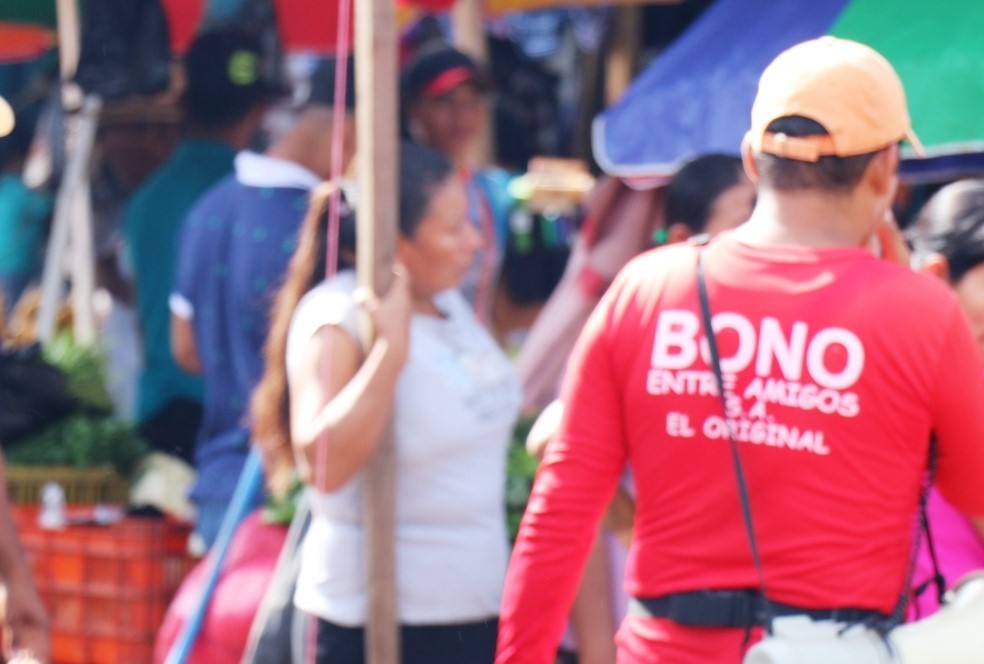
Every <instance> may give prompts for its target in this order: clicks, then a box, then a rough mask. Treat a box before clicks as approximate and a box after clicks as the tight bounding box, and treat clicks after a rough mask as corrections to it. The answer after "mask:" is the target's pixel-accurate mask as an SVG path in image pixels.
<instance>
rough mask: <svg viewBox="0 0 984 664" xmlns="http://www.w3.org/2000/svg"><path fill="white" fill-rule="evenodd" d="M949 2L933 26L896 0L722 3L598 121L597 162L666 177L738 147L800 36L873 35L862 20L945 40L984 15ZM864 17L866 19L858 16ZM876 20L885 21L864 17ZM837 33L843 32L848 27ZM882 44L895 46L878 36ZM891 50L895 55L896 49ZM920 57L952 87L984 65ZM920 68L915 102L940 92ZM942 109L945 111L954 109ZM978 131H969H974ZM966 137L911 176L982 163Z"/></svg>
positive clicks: (962, 58) (913, 163)
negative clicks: (767, 81) (759, 96)
mask: <svg viewBox="0 0 984 664" xmlns="http://www.w3.org/2000/svg"><path fill="white" fill-rule="evenodd" d="M962 1H963V0H953V1H952V2H951V4H955V5H960V4H961V2H962ZM966 1H967V2H968V3H972V2H976V1H977V0H966ZM852 5H853V7H852ZM848 8H851V11H847V9H848ZM964 8H965V9H966V6H965V7H964ZM929 9H931V8H926V11H929ZM949 9H954V7H950V8H949ZM949 9H947V8H940V9H939V12H938V13H932V12H930V16H932V17H933V21H932V22H933V25H931V26H930V25H927V24H926V23H925V20H926V18H925V16H922V17H920V16H918V15H911V16H909V18H908V19H907V18H906V16H905V15H903V14H904V13H899V12H897V11H896V8H895V7H894V0H811V1H810V2H802V1H801V0H718V1H717V2H715V3H714V4H713V5H711V6H710V7H709V8H708V9H707V10H705V11H704V12H703V14H701V16H700V17H699V18H698V19H697V20H696V21H695V22H694V23H693V24H692V25H691V26H690V27H689V28H688V30H687V31H686V32H684V34H683V35H681V36H680V37H679V38H678V39H677V40H676V41H675V42H673V43H672V44H671V45H670V46H669V47H668V48H667V49H666V50H665V51H664V52H663V53H662V54H661V55H660V56H659V57H658V58H656V60H654V61H653V63H652V64H651V65H650V66H649V67H648V69H646V70H645V71H644V72H643V73H642V74H640V75H639V76H638V77H637V78H636V79H635V80H634V81H633V83H632V85H631V86H630V87H629V89H628V90H627V91H626V92H625V94H624V95H623V96H622V98H621V99H620V100H619V101H618V102H616V103H615V104H614V105H612V106H611V107H610V108H609V109H607V110H606V111H605V112H604V113H602V114H601V115H599V116H598V117H597V118H595V121H594V125H593V127H592V142H593V149H594V156H595V159H596V160H597V161H598V164H599V165H600V166H601V168H602V169H604V170H605V171H606V172H607V173H610V174H612V175H615V176H618V177H622V178H629V179H632V178H661V177H669V176H671V175H672V174H673V173H675V172H676V170H677V169H678V168H679V166H680V165H681V164H683V163H685V162H686V161H688V160H689V159H691V158H693V157H695V156H698V155H701V154H706V153H709V152H725V153H732V154H737V153H738V152H739V149H740V146H741V140H742V137H743V136H744V134H745V132H746V131H747V129H748V126H749V120H750V116H751V108H752V101H753V99H754V98H755V92H756V88H757V85H758V79H759V76H760V75H761V73H762V70H763V69H765V67H766V65H768V63H769V62H771V61H772V60H773V59H774V58H775V57H776V56H777V55H778V54H779V53H781V52H782V51H784V50H785V49H787V48H789V47H790V46H792V45H794V44H796V43H798V42H801V41H804V40H807V39H813V38H816V37H820V36H821V35H824V34H828V33H830V32H831V31H832V30H831V28H832V27H833V26H835V24H838V25H837V27H838V28H841V27H843V29H844V31H846V34H842V36H846V37H851V38H857V39H860V40H861V41H871V39H870V35H867V34H865V33H864V30H860V32H861V33H862V34H856V33H857V32H858V31H859V28H858V25H859V24H861V25H862V26H864V25H866V24H868V25H871V26H875V27H876V28H877V30H880V31H882V32H884V31H885V30H888V31H891V32H892V33H893V34H894V35H895V37H897V38H898V39H904V38H906V37H905V35H909V34H912V35H918V34H924V36H925V32H926V31H927V30H928V31H929V32H932V33H933V34H940V35H942V39H943V40H944V42H945V39H946V37H945V35H946V32H947V30H949V28H948V27H947V22H948V21H952V22H959V21H961V20H963V19H962V18H961V16H965V17H967V18H966V20H969V21H971V22H972V23H973V22H976V21H977V20H978V19H977V18H975V17H976V16H977V15H978V14H981V13H982V12H977V14H974V16H973V17H972V16H971V15H970V14H968V13H967V12H964V11H952V12H951V11H950V10H949ZM854 10H857V11H854ZM886 12H889V13H890V14H891V13H893V12H894V13H895V14H897V15H898V20H899V21H902V22H905V21H906V20H908V21H910V22H913V23H914V22H918V21H923V22H921V23H920V24H919V25H900V24H899V23H894V24H893V23H892V22H891V21H887V22H886V21H884V20H883V19H884V17H885V13H886ZM910 14H911V12H910ZM950 14H954V15H952V16H951V15H950ZM862 15H863V16H862ZM842 16H843V17H848V18H849V19H852V20H849V21H847V23H848V25H846V26H843V25H842V23H843V21H841V19H842ZM859 16H862V20H860V21H858V20H853V19H857V18H858V17H859ZM866 17H867V18H870V19H877V20H864V19H865V18H866ZM838 21H841V23H838ZM965 27H966V26H965ZM929 28H932V29H931V30H929ZM869 29H870V28H869ZM834 32H835V33H836V34H841V30H840V29H838V30H836V31H834ZM877 34H878V33H876V36H877ZM951 34H953V33H952V32H951ZM898 39H895V41H898ZM874 41H877V40H874ZM882 41H884V40H882ZM951 41H953V42H954V44H953V45H952V46H951V48H953V49H958V48H965V46H964V45H963V43H962V42H959V40H951ZM947 43H948V42H947ZM873 45H874V46H876V48H878V47H882V48H884V46H885V45H883V44H881V43H874V42H873ZM924 50H925V49H924ZM980 50H982V52H984V49H980ZM886 56H888V57H889V59H890V60H892V57H891V56H890V55H889V54H888V53H886ZM912 57H916V56H912ZM918 57H919V58H920V61H919V63H918V64H919V65H920V67H919V68H916V69H919V70H920V71H923V72H925V71H932V72H935V79H936V81H937V84H938V81H939V78H940V77H943V78H949V84H950V87H951V88H952V87H953V84H954V81H955V80H956V79H958V78H960V77H961V75H963V76H970V75H972V76H974V77H976V73H975V72H976V71H977V70H976V69H974V68H969V69H968V68H967V61H968V60H981V59H984V58H982V57H981V56H979V55H977V54H971V56H968V55H967V53H966V52H958V53H955V54H954V53H948V54H943V53H940V54H938V55H936V56H934V57H939V58H940V62H936V61H935V60H934V61H933V62H930V63H929V64H928V65H927V63H926V61H925V58H926V57H929V56H927V55H926V54H925V53H923V54H921V55H918ZM911 59H912V58H911V57H910V58H908V60H911ZM901 64H908V65H911V64H912V63H911V62H908V61H907V62H903V63H901ZM981 67H984V63H982V64H981ZM913 69H914V68H913V67H912V66H907V67H900V73H901V74H902V75H903V81H904V82H906V86H907V89H908V91H909V93H910V96H913V98H914V99H915V98H916V97H915V96H914V95H918V98H919V100H921V101H925V99H923V98H924V97H927V95H928V97H929V98H936V99H939V96H938V94H937V93H934V92H933V90H932V89H922V88H923V87H925V84H924V83H923V80H924V79H925V78H926V77H923V78H922V79H920V80H919V81H918V83H919V84H920V85H910V84H915V83H916V81H907V80H906V78H907V76H906V74H907V73H909V72H910V71H911V70H913ZM937 70H938V71H937ZM968 72H970V73H968ZM930 78H931V79H932V77H930ZM965 83H967V85H965V86H964V88H966V89H967V90H968V92H967V95H972V93H973V92H974V90H975V89H976V88H974V86H973V85H970V81H965ZM914 88H918V89H914ZM961 89H963V88H961ZM967 95H965V96H967ZM972 96H974V97H976V94H974V95H972ZM979 102H980V100H979V99H976V98H975V100H974V102H973V103H974V105H975V106H976V105H977V104H978V103H979ZM948 103H949V102H948ZM968 103H970V102H968ZM925 105H926V104H922V106H925ZM930 105H931V106H936V104H930ZM918 110H923V111H925V109H924V108H920V109H918ZM938 110H939V111H940V113H941V114H942V113H946V112H947V111H946V109H938ZM923 115H925V114H923ZM914 120H923V123H920V122H916V127H917V131H920V129H921V128H922V127H923V126H924V122H925V119H924V118H917V117H915V116H914ZM951 120H952V118H951ZM976 130H977V128H973V127H968V128H967V131H968V133H974V131H976ZM966 138H967V139H968V140H967V141H964V142H963V143H962V144H961V145H956V146H953V149H941V150H932V149H930V154H931V156H933V157H934V158H932V159H923V160H919V159H913V160H906V161H905V162H904V163H903V169H902V170H903V175H905V176H907V177H908V178H909V179H913V180H915V179H923V180H932V179H944V178H948V177H956V176H959V175H961V174H965V173H967V172H968V171H973V170H978V171H979V170H981V169H982V168H984V154H981V151H980V146H979V145H978V144H977V143H975V142H973V141H971V140H969V139H972V138H973V136H968V137H966ZM924 142H925V141H924ZM975 146H976V147H975ZM930 147H931V146H928V145H927V148H930ZM947 147H948V148H949V147H950V146H947Z"/></svg>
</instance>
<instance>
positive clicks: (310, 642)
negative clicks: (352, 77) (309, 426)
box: [305, 0, 352, 664]
mask: <svg viewBox="0 0 984 664" xmlns="http://www.w3.org/2000/svg"><path fill="white" fill-rule="evenodd" d="M351 16H352V0H338V35H337V40H336V43H337V46H336V49H335V94H334V111H335V112H334V113H333V115H332V128H331V137H332V141H331V181H332V182H334V183H335V187H334V188H333V189H332V191H331V198H329V200H328V232H327V233H326V242H327V247H326V256H327V258H326V260H325V279H326V280H327V279H331V278H332V277H333V276H335V274H337V272H338V235H339V223H340V221H339V220H340V218H341V201H342V188H341V178H342V167H343V164H342V158H343V156H344V150H343V147H344V143H345V141H344V138H343V135H344V133H345V111H344V109H345V90H346V84H347V80H346V79H347V78H348V56H349V53H350V52H351V45H350V43H349V34H350V33H349V25H350V23H351ZM331 339H332V337H331V336H329V337H328V346H327V347H326V348H325V360H324V362H322V370H323V371H324V380H325V381H328V380H330V377H331V372H330V371H329V369H330V368H331ZM327 463H328V432H327V431H325V432H323V433H322V434H321V436H319V438H318V442H317V448H316V450H315V469H314V477H315V486H319V485H321V484H323V481H324V479H325V468H326V465H327ZM311 509H312V511H313V512H314V511H316V510H317V506H316V504H312V507H311ZM309 621H310V624H309V629H308V633H307V639H306V640H307V647H306V649H305V650H306V653H305V660H306V661H307V662H308V664H316V662H317V654H318V652H317V651H318V619H317V617H315V616H313V615H312V616H310V618H309Z"/></svg>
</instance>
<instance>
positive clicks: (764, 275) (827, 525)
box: [496, 234, 984, 664]
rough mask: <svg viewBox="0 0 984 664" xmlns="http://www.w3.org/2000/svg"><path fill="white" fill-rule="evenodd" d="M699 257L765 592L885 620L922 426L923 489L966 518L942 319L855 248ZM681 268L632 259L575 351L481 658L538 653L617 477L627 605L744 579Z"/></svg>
mask: <svg viewBox="0 0 984 664" xmlns="http://www.w3.org/2000/svg"><path fill="white" fill-rule="evenodd" d="M705 251H706V254H705V264H706V270H707V275H708V286H709V291H710V302H711V309H712V311H713V312H714V326H715V329H716V330H717V338H718V343H719V346H720V350H721V358H722V368H723V370H724V373H725V376H726V385H727V388H728V391H729V393H730V397H729V410H730V411H731V412H730V413H729V416H730V417H731V418H733V423H734V427H735V431H736V435H737V438H738V440H739V449H740V455H741V458H742V463H743V466H744V471H745V474H746V478H747V482H748V486H749V493H750V500H751V507H752V512H753V516H754V520H755V527H756V537H757V542H758V546H759V550H760V552H761V556H762V561H763V568H764V573H765V583H766V588H767V591H768V594H769V596H770V598H772V599H773V600H776V601H779V602H783V603H786V604H792V605H796V606H803V607H809V608H832V607H847V606H851V607H860V608H872V609H878V610H880V611H883V612H886V613H887V612H890V611H891V610H892V608H893V607H894V605H895V603H896V601H897V600H898V597H899V593H900V590H901V588H902V585H903V583H904V579H905V575H906V567H907V561H908V558H909V545H910V540H911V535H912V533H913V528H912V515H913V513H914V510H915V507H916V503H917V498H918V493H919V485H920V479H921V476H922V473H921V471H922V469H923V468H924V466H925V462H926V458H927V449H928V440H929V435H930V432H931V431H935V432H936V435H937V439H938V442H939V446H938V471H937V483H938V486H939V487H940V488H941V490H942V491H943V492H944V494H945V495H946V496H947V497H948V498H949V499H950V500H951V502H953V504H954V505H955V506H957V507H958V508H959V509H961V510H962V511H964V512H966V513H970V514H976V515H984V491H982V490H981V489H980V478H981V477H982V476H984V410H982V409H981V408H980V404H981V403H984V381H982V378H981V373H980V368H979V367H980V359H979V355H978V351H977V348H976V344H975V342H974V339H973V337H972V334H971V332H970V329H969V326H968V324H967V322H966V319H965V317H964V315H963V313H962V311H961V310H960V308H959V305H958V304H957V302H956V300H955V299H954V298H953V296H952V295H951V294H950V293H949V292H948V291H947V290H946V288H945V287H944V286H942V285H940V284H938V283H935V282H934V281H932V280H930V279H929V278H926V277H922V276H920V275H917V274H914V273H912V272H910V271H908V270H905V269H903V268H900V267H898V266H894V265H890V264H888V263H885V262H883V261H879V260H877V259H876V258H874V257H873V256H871V255H870V254H868V253H867V252H865V251H863V250H860V249H849V248H844V249H826V250H809V249H762V248H753V247H750V246H748V245H745V244H742V243H741V242H739V241H738V239H737V238H735V237H734V236H733V235H732V234H727V235H723V236H721V237H720V238H719V239H717V240H715V241H714V242H712V243H711V244H710V245H708V246H707V247H706V249H705ZM695 266H696V250H695V248H694V247H692V246H688V245H682V246H676V247H668V248H664V249H658V250H654V251H651V252H649V253H647V254H645V255H643V256H641V257H639V258H637V259H636V260H634V261H633V262H632V263H630V264H629V265H628V266H627V267H626V268H625V269H624V270H623V271H622V273H621V274H620V275H619V277H618V278H617V279H616V282H615V284H614V285H613V286H612V288H611V289H610V290H609V292H608V293H607V294H606V296H605V298H604V299H603V300H602V302H601V304H600V305H599V307H598V308H597V309H596V310H595V312H594V313H593V315H592V317H591V319H590V321H589V322H588V324H587V325H586V327H585V330H584V332H583V333H582V335H581V338H580V339H579V341H578V344H577V347H576V349H575V351H574V354H573V356H572V358H571V363H570V365H569V368H568V372H567V379H566V383H565V386H564V389H563V399H564V402H565V403H566V406H567V410H566V414H565V417H564V421H563V423H562V425H561V430H560V432H559V434H558V436H557V437H556V439H555V440H554V441H553V442H552V443H551V444H550V445H549V446H548V448H547V451H546V455H545V458H544V460H543V464H542V466H541V469H540V471H539V474H538V477H537V480H536V483H535V486H534V489H533V493H532V496H531V498H530V502H529V507H528V508H527V512H526V516H525V518H524V521H523V525H522V528H521V530H520V534H519V539H518V541H517V543H516V547H515V550H514V553H513V558H512V562H511V564H510V569H509V573H508V576H507V581H506V588H505V595H504V601H503V607H502V615H501V625H500V637H499V650H498V657H497V659H496V662H497V663H498V664H520V663H523V664H526V663H529V664H546V663H547V662H552V661H553V657H554V652H555V649H556V645H557V642H558V640H559V638H560V635H561V632H562V630H563V627H564V624H565V619H566V616H567V613H568V610H569V607H570V604H571V602H572V600H573V597H574V594H575V591H576V589H577V585H578V582H579V578H580V571H581V569H582V567H583V564H584V561H585V559H586V556H587V552H588V549H589V545H590V542H591V539H592V537H593V535H594V532H595V529H596V525H597V522H598V519H599V517H600V515H601V513H602V512H603V510H604V508H605V505H606V503H607V501H608V500H609V498H610V496H611V495H612V493H613V490H614V488H615V486H616V484H617V482H618V478H619V476H620V475H621V473H622V471H623V469H624V467H625V465H626V463H628V464H629V466H630V468H631V469H632V473H633V476H634V478H635V482H636V488H637V506H636V517H635V539H634V542H633V545H632V549H631V551H630V555H629V562H628V569H627V573H626V579H625V590H626V592H627V593H629V594H630V595H633V596H641V597H654V596H661V595H666V594H669V593H674V592H683V591H690V590H697V589H729V588H754V587H757V586H758V578H757V576H756V573H755V570H754V567H753V565H752V561H751V555H750V550H749V544H748V538H747V536H746V534H745V530H744V526H743V522H742V518H741V508H740V503H739V499H738V492H737V487H736V480H735V470H734V466H733V463H732V460H731V457H730V451H729V448H728V446H729V442H728V437H727V429H726V428H725V422H724V417H723V408H722V405H721V402H720V399H719V397H718V396H717V390H716V386H715V384H714V378H713V373H712V372H711V369H710V365H709V363H708V361H707V359H706V342H703V341H702V335H703V324H702V323H701V317H700V313H699V308H698V299H697V289H696V281H695ZM728 383H730V385H728ZM736 631H737V632H740V630H706V629H704V630H695V629H690V628H683V627H680V626H677V625H673V624H672V623H669V624H668V621H665V620H658V619H645V620H642V619H630V620H629V621H628V622H627V624H626V625H624V626H623V629H622V630H621V631H620V635H619V642H620V660H619V662H620V664H621V663H622V662H623V661H624V662H648V661H659V662H664V661H672V662H711V661H713V662H727V661H735V662H737V661H740V648H739V647H738V646H736V645H735V644H736V643H737V644H739V645H740V643H741V640H742V637H741V635H740V634H739V635H738V636H737V637H736ZM732 652H733V653H734V654H733V655H732V654H729V653H732ZM661 654H662V656H664V658H663V659H657V657H658V656H660V655H661ZM671 654H672V656H671Z"/></svg>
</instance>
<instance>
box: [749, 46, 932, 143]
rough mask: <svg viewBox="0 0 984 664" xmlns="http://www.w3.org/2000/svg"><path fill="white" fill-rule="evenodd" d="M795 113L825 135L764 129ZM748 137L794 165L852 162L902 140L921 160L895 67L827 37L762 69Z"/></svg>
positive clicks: (871, 51)
mask: <svg viewBox="0 0 984 664" xmlns="http://www.w3.org/2000/svg"><path fill="white" fill-rule="evenodd" d="M792 115H798V116H802V117H805V118H808V119H810V120H813V121H814V122H818V123H819V124H820V125H822V126H823V128H824V129H826V130H827V135H823V136H787V135H786V134H782V133H774V132H770V131H768V130H767V127H768V126H769V124H770V123H772V121H773V120H777V119H779V118H784V117H788V116H792ZM745 138H746V140H747V141H749V143H750V144H751V147H752V149H753V150H754V151H756V152H765V153H768V154H774V155H776V156H779V157H785V158H787V159H795V160H797V161H809V162H814V161H817V159H819V158H820V157H822V156H825V155H835V156H838V157H852V156H854V155H859V154H864V153H867V152H875V151H877V150H881V149H883V148H886V147H888V146H889V145H891V144H893V143H897V142H898V141H900V140H902V139H905V140H907V141H908V142H909V144H910V145H911V146H912V148H913V150H915V152H916V154H918V155H919V156H920V157H921V156H923V148H922V144H921V143H920V142H919V138H918V137H917V136H916V134H915V132H913V131H912V125H911V122H910V120H909V111H908V109H907V107H906V102H905V90H903V88H902V81H901V80H899V76H898V74H896V73H895V70H894V69H893V68H892V65H890V64H889V63H888V60H886V59H885V58H884V57H882V56H881V55H880V54H879V53H878V52H877V51H875V50H874V49H872V48H870V47H868V46H865V45H864V44H860V43H858V42H855V41H850V40H847V39H839V38H837V37H829V36H828V37H820V38H819V39H812V40H810V41H806V42H802V43H800V44H797V45H796V46H793V47H792V48H789V49H787V50H786V51H783V52H782V53H780V54H779V55H778V56H777V57H776V59H775V60H773V61H772V62H771V63H770V64H769V66H768V67H766V68H765V71H764V72H762V78H761V79H759V87H758V93H757V94H756V95H755V103H754V104H753V105H752V128H751V129H750V130H749V132H748V134H747V135H746V137H745Z"/></svg>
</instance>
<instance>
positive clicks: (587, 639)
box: [571, 530, 615, 664]
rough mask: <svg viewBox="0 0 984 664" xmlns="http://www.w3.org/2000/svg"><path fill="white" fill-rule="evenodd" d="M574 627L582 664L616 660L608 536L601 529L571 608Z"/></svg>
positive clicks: (578, 656) (578, 659)
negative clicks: (606, 542) (606, 545)
mask: <svg viewBox="0 0 984 664" xmlns="http://www.w3.org/2000/svg"><path fill="white" fill-rule="evenodd" d="M571 626H572V627H573V628H574V634H575V636H577V661H578V662H579V664H611V662H614V661H615V609H614V607H613V606H612V583H611V573H610V571H609V569H608V551H607V550H606V549H605V533H604V530H599V531H598V535H597V536H596V537H595V542H594V546H593V547H592V548H591V555H590V556H589V557H588V562H587V565H586V566H585V568H584V575H583V576H582V577H581V585H580V586H579V587H578V590H577V597H575V598H574V604H573V605H572V606H571Z"/></svg>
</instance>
